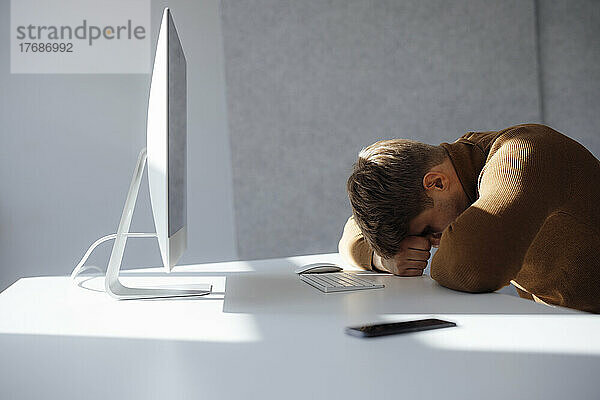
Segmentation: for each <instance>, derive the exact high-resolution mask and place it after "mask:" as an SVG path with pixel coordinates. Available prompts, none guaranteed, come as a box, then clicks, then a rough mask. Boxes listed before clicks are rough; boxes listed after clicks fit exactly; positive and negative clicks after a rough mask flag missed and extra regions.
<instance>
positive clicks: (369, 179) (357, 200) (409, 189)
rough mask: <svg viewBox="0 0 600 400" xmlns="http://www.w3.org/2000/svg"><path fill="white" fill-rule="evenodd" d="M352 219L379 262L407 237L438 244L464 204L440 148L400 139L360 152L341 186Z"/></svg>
mask: <svg viewBox="0 0 600 400" xmlns="http://www.w3.org/2000/svg"><path fill="white" fill-rule="evenodd" d="M347 190H348V196H349V197H350V203H351V205H352V210H353V213H354V218H355V220H356V222H357V224H358V226H359V227H360V229H361V231H362V233H363V235H364V236H365V239H366V240H367V242H368V243H369V244H370V245H371V246H372V247H373V248H374V249H375V251H376V252H377V254H379V255H380V256H382V257H385V258H391V257H393V256H395V255H396V253H397V252H398V249H399V247H400V242H401V241H402V240H403V239H404V238H405V237H407V236H409V235H420V236H427V237H429V238H430V241H431V242H432V245H436V244H437V243H439V238H440V235H441V232H442V231H443V230H444V229H445V228H446V226H448V225H449V224H450V222H452V221H453V220H454V219H456V217H457V216H458V215H460V213H462V212H463V211H464V210H465V209H466V208H467V207H468V205H469V202H468V199H467V196H466V194H465V192H464V190H463V188H462V185H461V184H460V181H459V180H458V176H457V175H456V171H455V170H454V166H453V165H452V162H451V161H450V159H449V158H448V155H447V153H446V151H445V150H444V148H443V147H441V146H431V145H428V144H424V143H419V142H416V141H412V140H406V139H394V140H383V141H380V142H377V143H374V144H372V145H371V146H369V147H367V148H365V149H363V150H362V151H361V152H360V154H359V156H358V161H357V162H356V164H354V170H353V172H352V175H350V178H348V184H347Z"/></svg>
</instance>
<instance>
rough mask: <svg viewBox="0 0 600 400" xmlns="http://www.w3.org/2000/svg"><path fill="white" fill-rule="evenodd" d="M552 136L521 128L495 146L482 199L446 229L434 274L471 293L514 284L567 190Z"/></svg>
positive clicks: (433, 264)
mask: <svg viewBox="0 0 600 400" xmlns="http://www.w3.org/2000/svg"><path fill="white" fill-rule="evenodd" d="M557 147H558V146H555V143H553V140H552V138H551V137H548V136H545V135H540V134H539V132H532V131H528V130H524V131H523V130H521V131H515V132H511V133H509V134H506V137H503V138H501V139H499V143H498V144H494V148H493V149H492V151H491V154H493V155H492V156H491V158H490V159H489V160H488V162H487V163H486V166H485V168H484V171H483V172H482V174H481V177H480V198H479V199H478V200H477V201H476V202H475V203H473V205H471V207H469V208H468V209H467V210H466V211H465V212H463V213H462V214H461V215H460V216H459V217H458V218H457V219H456V220H455V221H454V222H453V223H452V224H450V225H449V226H448V227H447V228H446V230H444V232H443V234H442V238H441V241H440V246H439V249H438V251H437V252H436V254H435V255H434V257H433V260H432V262H431V277H432V278H433V279H435V280H436V281H438V282H439V283H440V284H441V285H443V286H446V287H449V288H451V289H456V290H461V291H466V292H488V291H494V290H497V289H499V288H501V287H503V286H506V285H508V284H509V282H510V280H511V279H513V278H514V277H515V276H516V275H517V273H518V272H519V271H520V269H521V266H522V264H523V260H524V257H525V254H526V252H527V250H528V248H529V246H530V244H531V243H532V241H533V239H534V237H535V235H536V234H537V232H538V230H539V229H540V227H541V226H542V224H543V223H544V221H545V218H546V216H547V215H549V214H550V212H551V210H552V209H553V208H554V207H556V205H557V204H558V203H559V200H560V197H561V196H562V194H563V193H564V190H561V189H562V188H563V187H564V186H562V185H565V184H566V182H565V179H564V174H562V173H561V171H559V170H558V169H559V168H560V167H558V168H557V165H559V164H557V163H558V158H559V157H560V156H559V155H558V153H557V152H559V151H560V149H559V148H557Z"/></svg>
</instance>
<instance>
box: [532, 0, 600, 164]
mask: <svg viewBox="0 0 600 400" xmlns="http://www.w3.org/2000/svg"><path fill="white" fill-rule="evenodd" d="M539 18H540V50H541V52H540V54H541V66H542V68H541V76H542V93H543V102H544V120H545V121H546V123H547V124H548V125H550V126H552V127H554V128H555V129H558V130H559V131H561V132H563V133H565V134H567V135H569V136H571V137H572V138H574V139H577V140H579V141H580V142H581V143H583V144H584V145H585V146H586V147H587V148H588V149H589V150H590V151H591V152H592V153H594V154H595V155H596V157H599V156H600V40H599V39H598V38H600V1H596V0H585V1H583V0H569V1H566V0H561V1H556V0H552V1H549V0H543V1H540V2H539Z"/></svg>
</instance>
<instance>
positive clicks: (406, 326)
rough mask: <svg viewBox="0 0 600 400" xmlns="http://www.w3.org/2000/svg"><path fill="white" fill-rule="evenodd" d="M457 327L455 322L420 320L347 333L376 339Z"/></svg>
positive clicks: (366, 326)
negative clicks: (377, 337) (398, 334)
mask: <svg viewBox="0 0 600 400" xmlns="http://www.w3.org/2000/svg"><path fill="white" fill-rule="evenodd" d="M452 326H456V324H455V323H454V322H450V321H443V320H441V319H434V318H430V319H420V320H416V321H404V322H392V323H385V324H373V325H363V326H355V327H348V328H346V333H347V334H348V335H352V336H358V337H375V336H384V335H395V334H397V333H409V332H419V331H428V330H430V329H439V328H450V327H452Z"/></svg>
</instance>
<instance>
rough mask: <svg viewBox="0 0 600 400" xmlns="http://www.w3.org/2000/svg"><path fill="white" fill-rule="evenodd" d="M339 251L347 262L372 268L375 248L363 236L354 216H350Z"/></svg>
mask: <svg viewBox="0 0 600 400" xmlns="http://www.w3.org/2000/svg"><path fill="white" fill-rule="evenodd" d="M338 251H339V253H340V255H341V256H342V258H343V259H344V260H345V261H346V262H347V263H349V264H351V265H354V266H357V267H360V268H364V269H367V270H371V269H372V267H371V265H372V264H371V263H372V261H373V250H372V249H371V246H369V244H368V243H367V241H366V240H365V238H364V237H363V235H362V233H361V231H360V228H359V227H358V225H357V224H356V222H355V221H354V217H350V218H348V221H347V222H346V225H345V226H344V232H343V233H342V238H341V239H340V242H339V244H338Z"/></svg>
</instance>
